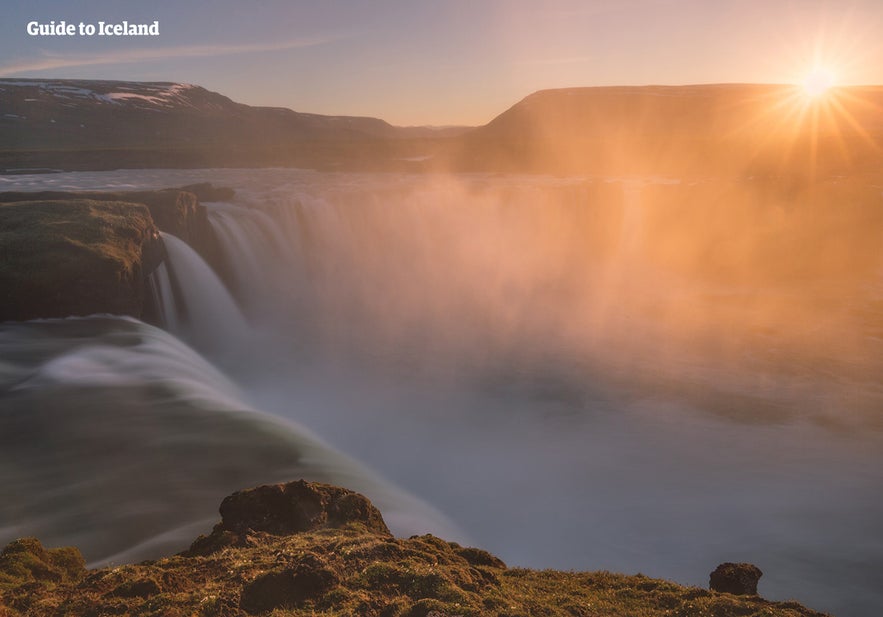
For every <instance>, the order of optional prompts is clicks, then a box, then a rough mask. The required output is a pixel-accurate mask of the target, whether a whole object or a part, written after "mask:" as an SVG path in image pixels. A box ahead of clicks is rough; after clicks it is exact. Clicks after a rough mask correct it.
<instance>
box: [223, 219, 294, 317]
mask: <svg viewBox="0 0 883 617" xmlns="http://www.w3.org/2000/svg"><path fill="white" fill-rule="evenodd" d="M206 207H207V208H208V212H209V223H210V224H211V226H212V228H213V229H214V232H215V234H217V236H218V239H219V240H220V241H221V247H222V248H223V250H224V251H225V253H226V256H227V262H228V263H229V264H230V266H231V270H232V274H233V279H234V280H233V281H232V284H233V288H234V290H235V292H236V294H237V296H238V297H240V298H252V297H254V296H255V295H261V296H266V295H267V292H268V288H270V289H272V288H274V287H276V286H277V283H278V280H274V279H273V277H267V276H265V274H266V271H267V267H268V264H272V263H274V262H278V261H280V260H284V261H287V262H288V263H289V264H291V263H294V262H295V260H294V259H292V249H291V243H290V241H289V240H287V239H286V237H285V235H284V234H283V232H282V229H281V227H280V224H279V223H278V222H276V221H274V220H273V219H272V218H271V217H270V216H269V215H268V214H267V213H266V212H262V211H261V210H257V209H254V208H243V207H240V206H234V205H232V204H227V203H223V202H215V203H210V204H207V206H206ZM244 308H245V309H246V311H247V310H248V309H249V308H252V309H253V308H254V303H251V305H246V306H245V307H244Z"/></svg>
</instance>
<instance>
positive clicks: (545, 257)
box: [0, 169, 883, 615]
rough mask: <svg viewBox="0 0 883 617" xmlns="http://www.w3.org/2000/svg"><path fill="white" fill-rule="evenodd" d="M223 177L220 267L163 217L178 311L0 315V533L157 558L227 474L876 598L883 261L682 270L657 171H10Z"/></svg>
mask: <svg viewBox="0 0 883 617" xmlns="http://www.w3.org/2000/svg"><path fill="white" fill-rule="evenodd" d="M206 180H208V181H212V182H215V183H216V184H220V185H225V186H232V187H234V188H235V189H236V190H237V196H236V197H235V198H234V199H233V201H232V202H231V203H213V204H208V208H209V210H210V220H211V222H212V225H213V226H214V229H215V231H216V233H217V235H218V237H219V238H220V240H221V242H222V246H223V247H224V250H225V258H226V260H227V263H226V266H227V267H226V268H224V269H223V271H224V272H226V273H227V274H226V276H227V280H222V279H221V278H220V277H219V276H218V275H217V274H215V272H213V271H212V269H211V267H210V266H209V265H208V264H206V263H205V262H204V261H203V260H202V259H201V258H200V257H199V256H198V255H197V254H196V253H195V252H194V251H193V250H192V249H191V248H190V247H188V246H187V245H186V244H184V243H183V242H181V241H180V240H178V239H177V238H174V237H172V236H169V235H167V234H166V235H164V240H165V243H166V247H167V251H168V255H169V259H168V262H167V263H166V264H164V265H163V266H162V267H161V268H160V269H159V270H157V271H156V272H155V273H154V274H153V275H152V282H151V285H152V289H153V290H154V291H153V293H154V295H155V296H156V299H157V303H158V305H159V306H160V314H161V316H162V320H163V324H162V325H163V326H164V328H165V330H166V331H167V332H164V331H163V330H160V329H158V328H156V327H154V326H149V325H146V324H142V323H140V322H137V321H134V320H131V319H122V318H111V317H106V316H105V317H100V316H96V317H92V318H88V319H68V320H50V321H42V322H29V323H25V324H4V325H0V358H2V364H0V387H2V390H0V405H2V409H3V411H2V414H0V480H2V481H0V541H6V540H8V539H11V538H13V537H17V536H20V535H23V534H25V533H27V534H34V535H38V536H39V537H40V538H41V539H43V540H44V541H45V542H46V543H47V544H77V545H79V546H81V547H83V548H84V551H85V552H86V555H87V557H88V558H89V559H90V560H91V561H92V562H93V563H96V564H98V563H107V562H121V561H127V560H132V559H140V558H143V557H149V556H155V555H157V554H162V553H163V552H168V551H170V550H179V549H181V548H184V547H185V545H186V542H187V540H189V539H192V538H193V537H195V535H196V534H197V533H200V532H204V531H207V530H208V529H209V528H210V526H211V524H212V521H213V520H214V519H215V518H216V514H215V512H216V507H217V503H218V502H219V501H220V499H221V498H222V497H223V496H224V495H225V494H227V493H229V492H230V491H232V490H235V489H237V488H242V487H246V486H251V485H254V484H258V483H261V482H272V481H281V480H287V479H295V478H300V477H306V478H309V479H317V480H322V481H329V482H334V483H337V484H341V485H344V486H347V487H349V488H353V489H356V490H360V491H362V492H365V493H366V494H368V495H369V497H371V498H372V499H373V500H374V501H375V503H377V504H378V506H379V507H380V508H381V510H382V511H383V513H384V516H385V517H386V518H387V521H388V522H389V523H390V524H391V526H392V527H393V528H394V531H395V532H396V533H399V534H408V533H417V532H425V531H431V532H433V533H436V534H437V535H440V536H442V537H447V538H449V539H458V540H463V541H468V542H471V543H473V544H476V545H479V546H482V547H484V548H487V549H489V550H491V551H492V552H494V553H496V554H498V555H500V556H501V557H502V558H503V559H504V560H506V561H507V562H508V563H510V564H511V565H523V566H530V567H555V568H577V569H608V570H614V571H623V572H627V573H634V572H637V571H641V572H643V573H645V574H648V575H652V576H659V577H665V578H670V579H674V580H677V581H678V582H682V583H688V584H695V585H700V586H705V585H707V580H708V579H707V576H708V573H709V572H710V571H711V570H712V569H713V568H714V567H715V566H716V565H717V564H718V563H720V562H723V561H750V562H753V563H756V564H758V565H759V566H760V567H761V569H762V570H763V571H764V572H765V574H764V577H763V578H762V579H761V586H760V591H761V593H762V594H763V595H764V596H766V597H768V598H774V599H787V598H792V597H793V598H797V599H798V600H800V601H801V602H803V603H805V604H808V605H809V606H812V607H813V608H818V609H823V610H830V611H833V612H835V613H836V614H838V615H867V614H872V612H873V607H877V606H880V605H881V604H883V591H881V589H883V579H881V575H880V574H879V573H880V572H881V571H883V570H881V568H883V498H881V488H883V465H881V463H883V386H881V383H880V379H879V375H880V374H881V373H880V370H881V368H883V337H881V333H883V330H881V323H883V310H881V307H883V281H881V272H883V270H881V269H880V265H881V264H879V263H876V264H871V267H870V268H869V269H868V270H867V272H863V273H862V274H861V276H857V277H856V279H855V280H850V281H837V280H834V281H824V285H812V286H811V285H808V284H806V283H803V282H801V283H799V284H793V285H792V284H781V283H780V282H778V283H777V282H776V281H775V280H773V279H771V278H770V277H765V276H761V275H760V274H756V273H757V272H759V271H761V270H764V268H766V264H765V262H748V263H744V264H741V265H742V266H743V267H742V270H740V271H739V272H738V273H737V274H738V276H729V277H722V276H719V275H717V274H715V275H714V276H710V275H708V273H707V272H705V271H704V270H702V268H699V267H694V266H692V265H690V266H689V267H686V266H684V264H694V263H696V262H697V261H701V260H696V259H693V258H692V256H694V255H695V254H704V253H702V251H704V250H706V249H707V248H708V247H706V246H702V245H701V242H702V241H703V240H702V237H703V230H704V229H705V228H704V227H703V228H696V229H695V230H691V229H688V230H687V231H689V232H691V235H687V236H677V234H676V233H674V232H672V231H671V229H672V228H671V227H666V225H670V221H667V220H666V218H665V214H666V213H665V212H664V211H660V208H659V207H658V205H657V204H656V202H651V200H650V197H649V196H650V195H651V194H653V191H655V190H657V188H659V187H663V188H664V187H665V186H666V185H667V184H669V183H672V182H674V183H676V182H677V180H670V179H662V178H548V177H526V176H484V175H464V176H449V177H433V176H407V175H395V174H330V173H324V174H323V173H316V172H307V171H300V170H282V169H265V170H177V171H172V170H135V171H131V170H130V171H118V172H101V173H65V174H52V175H40V176H15V177H6V178H3V177H0V190H2V189H4V188H5V189H7V190H13V189H15V190H38V189H50V188H51V189H77V188H83V189H86V188H89V189H92V188H107V189H115V190H121V189H126V188H161V187H169V186H180V185H184V184H189V183H193V182H199V181H206ZM724 223H725V224H726V225H724V227H726V226H727V225H729V226H730V228H732V229H733V230H734V234H733V235H734V237H738V233H737V232H738V231H739V230H740V227H739V226H740V225H742V224H743V221H741V220H740V219H739V217H734V220H732V221H730V220H728V221H724ZM688 224H689V223H688V222H685V221H684V222H682V226H686V225H688ZM666 230H668V231H666ZM741 230H742V231H744V227H743V228H741ZM685 237H686V238H687V240H685V239H684V238H685ZM685 245H686V246H685ZM709 246H711V245H709ZM714 248H717V244H715V245H714ZM688 249H689V251H693V252H692V253H690V252H689V251H688ZM684 255H690V256H691V258H690V259H687V258H686V257H684ZM185 343H186V344H185ZM188 345H189V346H188ZM194 350H195V351H194ZM257 410H260V411H257ZM327 444H330V445H327ZM343 453H345V454H343ZM356 461H358V462H356ZM427 504H431V505H427Z"/></svg>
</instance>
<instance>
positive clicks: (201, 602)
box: [0, 523, 820, 617]
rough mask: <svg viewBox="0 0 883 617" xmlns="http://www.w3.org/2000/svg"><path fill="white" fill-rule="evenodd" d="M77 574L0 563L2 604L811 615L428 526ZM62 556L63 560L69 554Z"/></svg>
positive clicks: (272, 542) (198, 611)
mask: <svg viewBox="0 0 883 617" xmlns="http://www.w3.org/2000/svg"><path fill="white" fill-rule="evenodd" d="M242 540H243V542H242V544H243V546H239V547H228V548H223V549H221V550H219V551H217V552H215V553H212V554H210V555H207V556H196V557H185V556H182V555H178V556H174V557H170V558H167V559H161V560H159V561H155V562H145V563H141V564H138V565H126V566H120V567H115V568H104V569H100V570H92V571H85V570H84V571H81V572H79V575H77V570H76V568H74V569H73V570H72V572H73V573H72V574H68V575H66V576H59V575H53V576H52V577H51V578H52V579H53V580H49V581H46V580H42V579H40V578H39V577H40V576H42V574H41V571H40V569H39V568H37V571H36V572H31V574H28V573H27V572H25V571H24V570H22V569H21V568H18V569H17V570H15V568H16V567H18V566H13V567H12V570H15V571H17V572H18V574H17V575H13V576H10V574H9V572H10V571H11V570H10V565H9V564H6V565H4V566H2V569H0V581H3V582H2V583H0V615H3V614H4V613H3V611H4V609H3V608H2V607H3V606H6V607H7V608H6V609H5V610H6V615H11V616H14V617H18V616H19V615H29V616H31V615H32V616H34V617H42V616H50V615H51V616H61V615H65V616H68V615H70V616H78V615H82V616H95V617H98V616H99V615H151V616H157V617H159V616H164V617H185V616H186V617H193V616H197V617H229V616H237V617H242V616H245V615H249V614H255V615H267V616H271V617H285V616H295V615H364V616H369V617H370V616H376V617H425V616H427V615H432V616H433V617H438V616H444V615H447V616H449V617H453V616H454V615H463V616H464V617H469V616H477V615H493V616H497V617H503V616H513V617H514V616H516V615H538V616H544V617H558V616H562V617H564V616H568V617H595V616H598V617H600V616H602V615H603V616H611V617H612V616H622V617H625V616H629V617H657V616H658V617H662V616H665V617H688V616H690V617H692V616H696V617H699V616H709V617H819V616H820V613H816V612H814V611H811V610H808V609H806V608H804V607H802V606H800V605H799V604H796V603H792V602H788V603H774V602H768V601H766V600H763V599H761V598H758V597H740V596H733V595H729V594H720V593H716V592H711V591H706V590H704V589H698V588H691V587H683V586H680V585H677V584H675V583H671V582H667V581H663V580H656V579H651V578H647V577H644V576H641V575H637V576H624V575H620V574H612V573H609V572H560V571H554V570H544V571H537V570H527V569H522V568H507V567H506V566H505V564H503V563H502V562H501V561H500V560H498V559H497V558H496V557H494V556H493V555H490V554H489V553H486V552H485V551H482V550H479V549H472V548H464V547H461V546H459V545H457V544H455V543H450V542H446V541H444V540H441V539H439V538H436V537H433V536H419V537H412V538H410V539H396V538H393V537H391V536H388V535H385V534H379V533H375V532H371V531H368V530H367V529H366V528H365V527H364V526H363V525H361V524H359V523H354V524H348V525H347V526H345V527H344V528H342V529H321V530H317V531H312V532H306V533H299V534H294V535H287V536H276V535H270V534H266V533H262V532H255V533H253V534H249V535H247V536H244V537H243V539H242ZM68 561H70V560H68Z"/></svg>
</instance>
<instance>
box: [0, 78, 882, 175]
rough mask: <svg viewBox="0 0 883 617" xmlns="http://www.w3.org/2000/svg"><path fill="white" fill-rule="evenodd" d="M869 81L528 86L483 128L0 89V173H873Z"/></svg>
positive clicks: (98, 88)
mask: <svg viewBox="0 0 883 617" xmlns="http://www.w3.org/2000/svg"><path fill="white" fill-rule="evenodd" d="M881 163H883V87H881V86H868V87H852V88H839V89H836V90H832V91H831V92H830V93H829V94H828V95H827V96H824V97H820V98H817V99H810V98H809V97H807V96H805V95H804V94H803V93H802V92H801V91H800V89H799V88H797V87H796V86H784V85H756V84H754V85H752V84H717V85H714V84H712V85H696V86H634V87H631V86H630V87H626V86H621V87H597V88H568V89H561V90H543V91H540V92H536V93H534V94H531V95H530V96H528V97H526V98H524V99H523V100H521V101H520V102H518V103H516V104H515V105H513V106H512V107H511V108H509V109H508V110H506V111H505V112H503V113H502V114H500V115H499V116H497V117H496V118H494V120H492V121H491V122H490V123H488V124H487V125H485V126H482V127H479V128H476V129H468V128H464V127H448V128H432V127H407V128H405V127H395V126H392V125H390V124H389V123H387V122H385V121H383V120H380V119H377V118H364V117H352V116H323V115H318V114H307V113H300V112H296V111H292V110H290V109H283V108H274V107H251V106H248V105H243V104H241V103H236V102H234V101H232V100H230V99H229V98H227V97H225V96H223V95H221V94H217V93H215V92H210V91H208V90H206V89H204V88H201V87H199V86H193V85H188V84H178V83H169V82H146V83H140V82H121V81H85V80H34V79H2V80H0V170H3V169H6V170H8V171H15V170H21V169H22V168H41V167H47V168H61V169H112V168H121V167H209V166H243V167H256V166H275V165H283V166H300V167H311V168H318V169H363V170H409V171H419V170H426V169H431V170H442V171H495V172H497V171H512V172H528V173H559V174H574V173H575V174H622V173H626V174H630V173H642V174H646V173H662V174H684V173H687V174H697V175H703V174H726V175H730V174H732V173H736V174H738V175H760V176H763V175H772V176H779V175H782V174H783V173H784V174H789V175H813V174H815V173H826V174H829V175H830V174H837V173H847V172H848V173H853V172H855V171H857V170H859V171H861V170H865V171H867V170H873V169H879V168H880V165H881Z"/></svg>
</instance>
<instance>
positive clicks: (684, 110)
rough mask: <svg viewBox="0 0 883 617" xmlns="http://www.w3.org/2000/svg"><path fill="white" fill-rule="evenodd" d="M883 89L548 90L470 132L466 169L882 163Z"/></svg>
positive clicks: (462, 155) (768, 168)
mask: <svg viewBox="0 0 883 617" xmlns="http://www.w3.org/2000/svg"><path fill="white" fill-rule="evenodd" d="M881 147H883V87H854V88H840V89H837V90H832V91H831V92H830V93H829V94H828V95H827V96H826V97H823V98H819V99H815V100H814V99H810V98H809V97H808V96H806V95H804V94H803V92H802V91H801V90H800V88H798V87H796V86H785V85H756V84H714V85H697V86H634V87H598V88H567V89H560V90H542V91H539V92H536V93H534V94H531V95H530V96H528V97H526V98H524V99H522V100H521V101H520V102H518V103H516V104H515V105H513V106H512V107H511V108H510V109H508V110H506V111H505V112H503V113H502V114H500V115H499V116H497V117H496V118H495V119H494V120H493V121H491V122H490V123H488V124H487V125H485V126H483V127H480V128H478V129H476V130H475V131H473V132H472V133H470V134H468V135H465V136H464V139H463V144H462V148H461V150H460V151H459V152H457V153H456V154H455V155H454V156H453V157H452V160H454V161H456V164H457V165H458V166H459V167H461V168H466V169H482V168H484V169H489V170H495V171H499V170H520V171H528V170H529V171H545V172H565V173H570V172H578V173H593V172H594V173H608V172H614V173H648V172H650V173H653V172H656V173H680V172H684V171H690V170H695V171H700V170H718V171H719V170H734V169H736V170H737V169H744V170H754V171H757V172H760V173H762V172H770V173H776V172H778V171H780V170H781V169H783V168H787V169H790V170H792V171H794V170H796V169H803V170H807V171H808V170H810V169H811V168H813V167H815V168H817V169H827V170H833V169H837V168H842V169H846V168H849V169H855V168H856V167H857V166H871V165H879V164H880V162H881V156H880V154H881Z"/></svg>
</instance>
